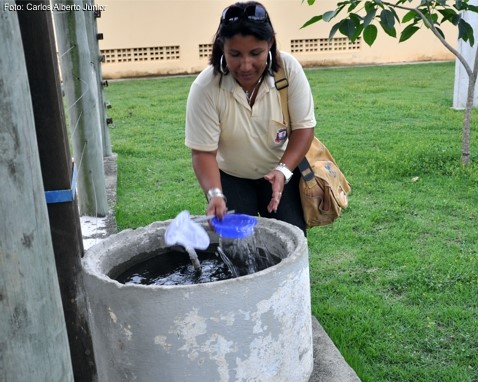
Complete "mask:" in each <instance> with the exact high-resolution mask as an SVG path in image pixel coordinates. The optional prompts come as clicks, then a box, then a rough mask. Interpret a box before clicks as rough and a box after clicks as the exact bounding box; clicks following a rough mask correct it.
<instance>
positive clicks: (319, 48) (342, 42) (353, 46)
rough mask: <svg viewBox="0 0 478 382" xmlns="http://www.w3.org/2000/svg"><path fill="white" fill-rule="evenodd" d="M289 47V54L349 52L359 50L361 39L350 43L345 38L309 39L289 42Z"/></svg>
mask: <svg viewBox="0 0 478 382" xmlns="http://www.w3.org/2000/svg"><path fill="white" fill-rule="evenodd" d="M290 45H291V53H310V52H333V51H351V50H359V49H360V45H361V39H360V38H358V39H357V40H355V41H354V42H351V41H350V40H349V39H348V38H347V37H337V38H333V39H332V40H329V39H328V38H311V39H300V40H291V42H290Z"/></svg>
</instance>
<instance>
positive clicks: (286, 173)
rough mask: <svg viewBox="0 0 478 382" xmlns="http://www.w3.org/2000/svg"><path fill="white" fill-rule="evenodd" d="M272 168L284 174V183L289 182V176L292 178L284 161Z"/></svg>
mask: <svg viewBox="0 0 478 382" xmlns="http://www.w3.org/2000/svg"><path fill="white" fill-rule="evenodd" d="M274 170H277V171H280V172H281V173H282V174H283V175H284V178H285V184H287V183H289V180H290V178H292V175H293V173H292V171H290V170H289V169H288V168H287V166H286V165H285V164H284V163H279V164H278V165H277V167H276V168H275V169H274Z"/></svg>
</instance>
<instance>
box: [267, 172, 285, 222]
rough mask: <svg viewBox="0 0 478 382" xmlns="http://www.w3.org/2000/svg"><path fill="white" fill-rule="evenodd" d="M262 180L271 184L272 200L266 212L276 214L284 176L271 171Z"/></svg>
mask: <svg viewBox="0 0 478 382" xmlns="http://www.w3.org/2000/svg"><path fill="white" fill-rule="evenodd" d="M264 179H266V180H268V181H269V182H270V183H271V184H272V199H271V201H270V202H269V205H268V206H267V211H269V213H271V212H277V208H278V207H279V204H280V200H281V197H282V191H283V190H284V184H285V178H284V175H283V174H282V173H281V172H280V171H278V170H272V171H271V172H270V173H268V174H267V175H265V176H264Z"/></svg>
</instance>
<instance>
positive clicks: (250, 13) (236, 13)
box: [221, 5, 269, 25]
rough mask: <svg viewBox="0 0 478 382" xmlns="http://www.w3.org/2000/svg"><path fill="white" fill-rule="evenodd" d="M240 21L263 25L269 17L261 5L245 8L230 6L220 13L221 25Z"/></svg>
mask: <svg viewBox="0 0 478 382" xmlns="http://www.w3.org/2000/svg"><path fill="white" fill-rule="evenodd" d="M241 19H242V20H248V21H252V22H255V23H263V22H265V21H267V20H268V19H269V16H268V15H267V12H266V10H265V8H264V7H263V6H261V5H248V6H247V7H245V8H240V7H238V6H236V5H231V6H230V7H228V8H226V9H224V11H223V12H222V16H221V23H223V24H225V25H228V24H233V23H237V22H238V21H240V20H241Z"/></svg>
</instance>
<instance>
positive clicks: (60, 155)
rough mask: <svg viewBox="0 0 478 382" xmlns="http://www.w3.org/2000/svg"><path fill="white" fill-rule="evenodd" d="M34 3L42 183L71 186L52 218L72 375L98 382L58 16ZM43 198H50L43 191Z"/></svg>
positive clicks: (28, 41)
mask: <svg viewBox="0 0 478 382" xmlns="http://www.w3.org/2000/svg"><path fill="white" fill-rule="evenodd" d="M31 4H35V5H36V6H38V5H43V6H47V5H48V4H49V0H31V2H30V3H28V2H27V1H25V0H22V1H19V2H18V3H17V5H23V6H24V7H25V8H24V10H21V11H18V20H19V24H20V31H21V38H22V41H23V48H24V51H25V61H26V67H27V73H28V80H29V84H30V93H31V99H32V106H33V114H34V119H35V127H36V134H37V141H38V152H39V156H40V165H41V173H42V177H43V185H44V188H45V191H62V190H68V191H69V192H68V193H66V194H67V195H68V196H69V197H68V198H65V200H63V201H62V202H61V203H48V217H49V220H50V231H51V238H52V242H53V251H54V253H55V261H56V268H57V274H58V281H59V285H60V292H61V297H62V302H63V310H64V317H65V322H66V327H67V332H68V341H69V345H70V353H71V359H72V366H73V374H74V379H75V381H76V382H83V381H84V382H94V381H96V380H97V374H96V365H95V361H94V354H93V344H92V339H91V335H90V331H89V323H88V312H87V308H86V296H85V293H84V289H83V279H82V267H81V257H82V255H83V238H82V233H81V224H80V217H79V211H78V204H77V200H76V198H75V194H74V193H73V192H71V191H73V190H74V189H75V185H74V180H73V179H72V172H73V171H72V162H71V154H70V147H69V141H68V134H67V129H66V122H65V114H64V106H63V100H62V95H61V86H60V80H59V69H58V57H57V52H56V46H55V39H54V33H53V21H52V15H51V12H49V11H29V10H28V8H27V7H28V5H31ZM12 73H14V72H11V73H10V75H11V76H12ZM63 193H64V192H63ZM39 197H41V199H42V200H43V202H44V201H45V195H44V194H43V193H42V195H41V196H39ZM39 224H40V223H39ZM15 380H19V379H15ZM20 380H21V379H20ZM31 380H32V381H36V380H38V379H37V378H33V379H31Z"/></svg>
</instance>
